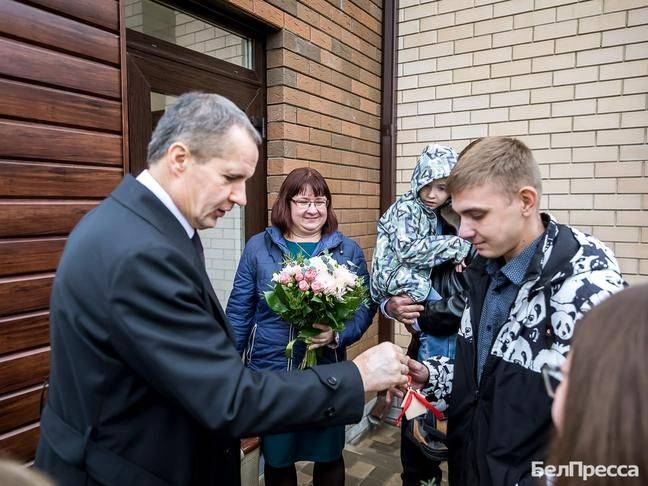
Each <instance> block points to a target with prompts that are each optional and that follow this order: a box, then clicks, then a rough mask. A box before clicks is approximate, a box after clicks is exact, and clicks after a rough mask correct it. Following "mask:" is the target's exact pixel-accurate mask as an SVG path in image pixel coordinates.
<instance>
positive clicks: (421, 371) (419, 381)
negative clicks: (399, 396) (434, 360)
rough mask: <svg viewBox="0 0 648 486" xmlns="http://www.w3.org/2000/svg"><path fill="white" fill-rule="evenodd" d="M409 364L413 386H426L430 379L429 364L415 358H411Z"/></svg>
mask: <svg viewBox="0 0 648 486" xmlns="http://www.w3.org/2000/svg"><path fill="white" fill-rule="evenodd" d="M407 365H408V367H409V375H410V376H411V377H412V387H414V388H423V387H425V385H427V384H428V382H429V381H430V370H428V369H427V366H425V365H424V364H421V363H419V362H418V361H416V360H413V359H410V360H409V363H408V364H407Z"/></svg>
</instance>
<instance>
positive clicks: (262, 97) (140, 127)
mask: <svg viewBox="0 0 648 486" xmlns="http://www.w3.org/2000/svg"><path fill="white" fill-rule="evenodd" d="M160 3H164V4H166V5H167V6H169V7H170V8H175V9H178V10H182V11H183V12H185V13H187V14H190V15H192V16H195V17H197V18H200V19H202V20H204V21H206V22H210V23H212V24H215V25H218V26H222V27H223V28H224V29H226V30H228V31H230V32H234V33H236V34H241V35H243V36H245V37H248V38H250V39H252V59H253V69H247V68H244V67H241V66H237V65H235V64H232V63H229V62H227V61H223V60H221V59H216V58H213V57H210V56H208V55H206V54H202V53H199V52H195V51H192V50H190V49H187V48H184V47H181V46H178V45H175V44H172V43H170V42H166V41H163V40H161V39H157V38H155V37H152V36H149V35H146V34H142V33H140V32H137V31H134V30H130V29H126V47H127V53H126V65H127V100H128V151H129V157H128V160H127V163H126V164H125V165H126V167H125V170H126V172H129V173H131V174H134V175H136V174H137V173H139V172H140V171H141V170H143V169H144V168H146V153H147V147H148V142H149V140H150V138H151V132H152V130H151V127H152V113H151V100H150V92H151V91H155V92H160V93H163V94H167V95H174V96H177V95H179V94H181V93H183V92H186V91H189V90H200V91H206V92H218V93H219V94H222V95H223V96H226V97H228V98H230V99H232V101H233V102H234V103H236V104H237V105H238V106H239V108H241V109H242V110H244V111H245V112H246V114H248V116H249V117H250V119H251V121H252V124H253V125H254V126H255V127H256V128H257V130H259V132H260V133H261V135H262V140H263V142H262V145H261V146H259V161H258V163H257V168H256V171H255V173H254V175H253V176H252V177H251V178H250V179H249V180H248V182H247V184H246V194H247V200H248V204H247V206H246V207H245V211H244V213H245V241H247V240H249V239H250V237H252V236H253V235H255V234H257V233H259V232H261V231H263V230H264V229H265V227H266V226H267V199H268V197H267V194H268V192H267V161H266V137H265V120H266V83H265V73H266V66H265V43H264V38H263V37H259V34H258V33H257V34H254V33H252V32H250V31H244V30H243V29H242V28H241V27H240V26H238V25H232V24H231V23H229V22H223V21H222V20H223V19H221V18H220V16H219V17H218V20H217V21H215V19H214V18H213V17H214V14H213V12H212V11H211V10H209V9H199V8H191V9H189V8H186V7H185V6H184V5H183V6H182V7H180V6H178V5H175V3H174V2H160ZM178 3H181V2H178ZM197 10H202V12H197ZM169 73H176V76H170V75H169ZM259 195H262V197H259Z"/></svg>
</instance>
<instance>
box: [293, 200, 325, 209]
mask: <svg viewBox="0 0 648 486" xmlns="http://www.w3.org/2000/svg"><path fill="white" fill-rule="evenodd" d="M291 201H292V202H294V203H295V204H296V205H297V207H298V208H299V209H308V208H309V207H310V205H311V204H312V205H313V206H315V209H324V208H325V207H326V205H327V204H328V200H327V199H316V200H315V201H310V200H308V199H291Z"/></svg>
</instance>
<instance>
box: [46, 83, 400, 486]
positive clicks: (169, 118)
mask: <svg viewBox="0 0 648 486" xmlns="http://www.w3.org/2000/svg"><path fill="white" fill-rule="evenodd" d="M259 142H260V140H259V137H258V135H257V134H256V132H255V130H254V128H253V127H252V126H251V125H250V123H249V121H248V120H247V118H246V116H245V115H244V114H243V113H242V112H241V111H240V110H239V109H238V108H237V107H236V106H235V105H233V104H232V103H231V102H230V101H228V100H226V99H224V98H222V97H220V96H216V95H208V94H200V93H189V94H186V95H183V96H181V97H180V98H179V99H178V100H177V102H176V103H175V104H174V105H173V106H171V107H170V108H169V109H168V110H167V112H166V113H165V115H164V116H163V117H162V118H161V120H160V122H159V123H158V126H157V127H156V129H155V133H154V134H153V137H152V140H151V143H150V145H149V157H148V162H149V168H148V170H147V171H144V172H143V173H142V174H140V175H139V176H138V178H137V180H135V179H133V178H132V177H130V176H127V177H125V179H124V181H123V182H122V183H121V184H120V185H119V187H118V188H117V189H116V190H115V191H114V192H113V193H112V194H111V195H110V196H109V197H108V198H107V199H106V200H105V201H104V202H103V203H102V204H101V205H99V207H97V208H96V209H95V210H94V211H92V212H91V213H89V214H88V215H87V216H86V217H84V218H83V220H82V221H81V222H80V223H79V224H78V225H77V227H76V228H75V229H74V231H73V232H72V234H71V235H70V238H69V240H68V243H67V245H66V248H65V251H64V253H63V257H62V258H61V262H60V264H59V268H58V270H57V274H56V280H55V283H54V288H53V291H52V303H51V342H52V363H51V378H50V392H49V397H48V403H47V406H46V407H45V409H44V411H43V417H42V420H41V432H42V433H41V441H40V443H39V447H38V452H37V457H36V466H37V467H39V468H40V469H43V470H45V471H47V472H48V473H49V474H51V475H52V476H53V477H54V478H55V479H56V480H57V481H58V482H59V483H60V484H65V485H81V484H83V485H89V484H90V485H94V484H110V485H113V484H114V485H130V484H133V485H138V486H144V485H151V486H153V485H155V486H158V485H159V486H162V485H190V484H200V485H216V484H227V485H230V484H238V483H239V445H238V441H237V438H239V437H241V436H245V435H253V434H258V433H261V432H281V431H288V430H294V429H296V428H297V427H299V426H300V425H309V426H313V425H322V426H328V425H333V424H343V423H352V422H354V421H357V420H359V419H360V417H361V415H362V410H363V403H364V392H365V391H377V390H381V389H386V388H387V387H389V386H390V385H393V384H396V383H401V384H402V383H403V382H404V381H405V377H404V374H405V373H407V358H406V357H405V356H404V355H403V354H402V352H401V351H400V349H399V348H397V347H396V346H394V345H391V344H388V343H385V344H383V345H381V346H380V347H378V348H374V349H372V350H369V351H367V352H366V353H364V354H362V355H360V356H359V357H358V358H356V360H354V362H353V363H351V362H346V363H339V364H334V365H326V366H321V367H315V368H313V369H311V370H307V371H304V372H290V373H287V372H284V373H272V372H268V373H256V374H253V373H251V372H249V371H248V370H247V369H246V368H244V367H243V365H242V363H241V361H240V358H239V355H238V353H237V351H236V349H235V346H234V341H233V338H232V332H231V330H230V328H229V325H228V323H227V321H226V318H225V316H224V313H223V311H222V309H221V307H220V304H219V303H218V300H217V299H216V296H215V295H214V292H213V289H212V288H211V285H210V283H209V279H208V278H207V274H206V272H205V268H204V263H203V261H202V255H201V251H200V249H201V245H200V243H199V239H198V235H197V233H196V229H201V228H208V227H211V226H214V225H215V224H216V221H217V220H218V218H219V217H221V216H223V215H224V214H225V213H226V212H227V211H229V210H230V209H232V207H233V206H234V204H239V205H241V206H242V205H244V204H245V202H246V199H245V181H246V180H247V179H248V178H250V177H251V176H252V174H253V173H254V170H255V168H256V163H257V158H258V151H257V144H258V143H259Z"/></svg>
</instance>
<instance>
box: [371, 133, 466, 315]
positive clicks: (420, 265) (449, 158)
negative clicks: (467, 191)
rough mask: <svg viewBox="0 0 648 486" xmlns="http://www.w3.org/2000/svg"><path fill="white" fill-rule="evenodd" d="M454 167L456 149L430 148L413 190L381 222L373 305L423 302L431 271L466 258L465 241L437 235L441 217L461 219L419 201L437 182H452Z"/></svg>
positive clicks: (415, 176) (420, 163) (451, 221)
mask: <svg viewBox="0 0 648 486" xmlns="http://www.w3.org/2000/svg"><path fill="white" fill-rule="evenodd" d="M456 162H457V154H456V152H455V151H454V150H453V149H451V148H448V147H442V146H439V145H428V146H427V147H426V148H425V150H424V151H423V153H422V154H421V156H420V157H419V159H418V162H417V163H416V167H415V168H414V173H413V174H412V181H411V189H410V190H409V191H408V192H407V193H405V194H403V195H402V196H401V197H399V198H398V199H397V200H396V202H395V203H394V204H392V205H391V206H390V207H389V209H388V210H387V211H386V212H385V214H383V215H382V217H381V218H380V221H379V222H378V238H377V240H376V249H375V251H374V255H373V262H372V269H373V271H372V277H371V296H372V298H373V299H374V300H375V301H377V302H379V301H381V300H382V299H383V298H385V297H389V296H393V295H400V294H403V293H404V294H407V295H408V296H410V297H411V298H412V299H413V300H414V301H415V302H423V301H425V300H426V297H427V296H428V294H429V293H430V285H431V284H430V273H431V271H432V268H433V267H435V266H436V265H440V264H441V263H445V262H447V261H454V262H457V263H459V262H460V261H461V260H463V259H464V258H465V257H466V255H467V254H468V250H469V249H470V243H468V242H467V241H466V240H464V239H462V238H459V237H458V236H453V235H443V234H437V223H438V221H437V218H438V212H440V213H441V217H443V219H444V220H445V221H446V223H448V224H450V225H453V224H455V225H456V222H457V220H458V218H457V217H456V214H455V213H454V212H453V211H452V209H451V207H450V205H449V204H448V205H446V206H445V207H443V208H442V209H441V210H440V211H439V210H438V209H437V210H433V209H431V208H429V207H427V206H426V205H424V204H423V202H422V201H421V200H420V198H419V196H418V193H419V191H420V190H421V189H422V188H423V187H424V186H426V185H427V184H429V183H430V182H432V181H433V180H436V179H442V178H444V177H448V176H449V175H450V171H451V170H452V168H453V167H454V165H455V164H456Z"/></svg>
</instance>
